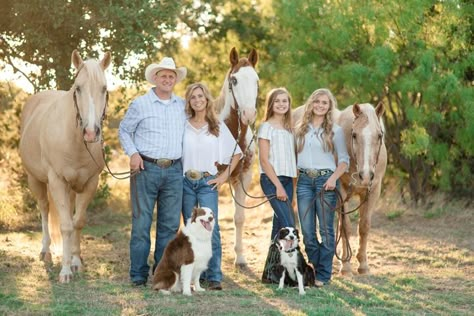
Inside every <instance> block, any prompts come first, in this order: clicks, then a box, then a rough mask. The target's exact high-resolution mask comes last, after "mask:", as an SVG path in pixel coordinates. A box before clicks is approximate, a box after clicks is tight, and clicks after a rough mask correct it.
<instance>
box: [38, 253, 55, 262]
mask: <svg viewBox="0 0 474 316" xmlns="http://www.w3.org/2000/svg"><path fill="white" fill-rule="evenodd" d="M39 259H40V261H43V262H46V263H51V262H53V257H52V256H51V252H41V253H40V257H39Z"/></svg>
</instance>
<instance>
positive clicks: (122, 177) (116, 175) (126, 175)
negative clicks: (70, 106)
mask: <svg viewBox="0 0 474 316" xmlns="http://www.w3.org/2000/svg"><path fill="white" fill-rule="evenodd" d="M83 67H84V64H82V65H81V66H80V67H79V68H78V70H77V73H76V74H75V76H74V81H76V78H77V76H78V75H79V72H80V71H81V70H82V68H83ZM77 89H78V88H77V87H75V88H74V92H73V94H72V98H73V101H74V102H73V103H74V108H75V110H76V127H78V126H80V127H81V128H82V127H83V125H82V124H83V122H84V120H83V119H82V116H81V112H80V111H79V106H78V104H77V95H76V92H77ZM108 105H109V92H108V91H106V92H105V106H104V111H103V112H102V115H101V117H100V124H99V125H100V133H99V135H96V138H95V139H94V141H92V142H90V143H97V142H99V141H100V144H101V150H102V159H103V160H104V165H105V167H106V169H107V170H105V171H106V172H107V173H108V174H110V175H111V176H112V177H114V178H115V179H118V180H125V179H128V178H132V177H133V176H134V175H136V174H137V173H138V170H130V171H125V172H115V173H114V172H112V171H111V170H110V167H109V165H108V164H107V159H106V153H105V147H104V139H103V137H102V126H103V124H104V120H105V119H106V118H107V108H108ZM83 143H84V146H85V147H86V150H87V152H88V153H89V156H90V157H91V159H92V160H93V161H94V163H95V164H96V166H97V167H99V168H101V167H100V165H99V163H98V162H97V161H96V160H95V158H94V155H93V154H92V153H91V151H90V149H89V147H88V146H87V143H88V142H86V141H85V140H84V141H83Z"/></svg>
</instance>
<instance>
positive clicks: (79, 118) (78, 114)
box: [72, 64, 109, 143]
mask: <svg viewBox="0 0 474 316" xmlns="http://www.w3.org/2000/svg"><path fill="white" fill-rule="evenodd" d="M83 67H84V64H82V65H81V66H80V67H79V69H78V70H77V73H76V75H75V76H74V81H75V80H76V78H77V76H78V75H79V72H80V71H81V70H82V68H83ZM74 86H75V84H74ZM77 90H78V88H77V87H75V88H74V92H73V94H72V98H73V100H74V102H73V103H74V108H75V109H76V127H78V126H80V127H81V128H82V127H83V123H84V120H83V119H82V116H81V112H80V111H79V106H78V105H77V94H76V93H77ZM108 105H109V92H108V91H106V92H105V106H104V111H103V112H102V115H101V117H100V124H99V125H100V130H101V131H102V124H103V122H104V120H105V119H106V117H107V114H106V112H107V107H108ZM100 139H101V138H100V137H99V136H98V135H96V137H95V139H94V141H92V142H91V143H96V142H98V141H99V140H100Z"/></svg>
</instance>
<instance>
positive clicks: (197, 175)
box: [186, 170, 202, 180]
mask: <svg viewBox="0 0 474 316" xmlns="http://www.w3.org/2000/svg"><path fill="white" fill-rule="evenodd" d="M186 177H188V178H189V179H191V180H200V179H201V178H202V172H201V171H197V170H188V171H186Z"/></svg>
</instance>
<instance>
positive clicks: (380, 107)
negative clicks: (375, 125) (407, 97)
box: [375, 101, 385, 118]
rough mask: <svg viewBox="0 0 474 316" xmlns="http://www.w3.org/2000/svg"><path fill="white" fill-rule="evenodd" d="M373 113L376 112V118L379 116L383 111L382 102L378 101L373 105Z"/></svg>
mask: <svg viewBox="0 0 474 316" xmlns="http://www.w3.org/2000/svg"><path fill="white" fill-rule="evenodd" d="M375 113H376V114H377V117H378V118H381V117H382V115H383V114H384V113H385V107H384V106H383V102H382V101H380V102H379V104H377V106H376V107H375Z"/></svg>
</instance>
